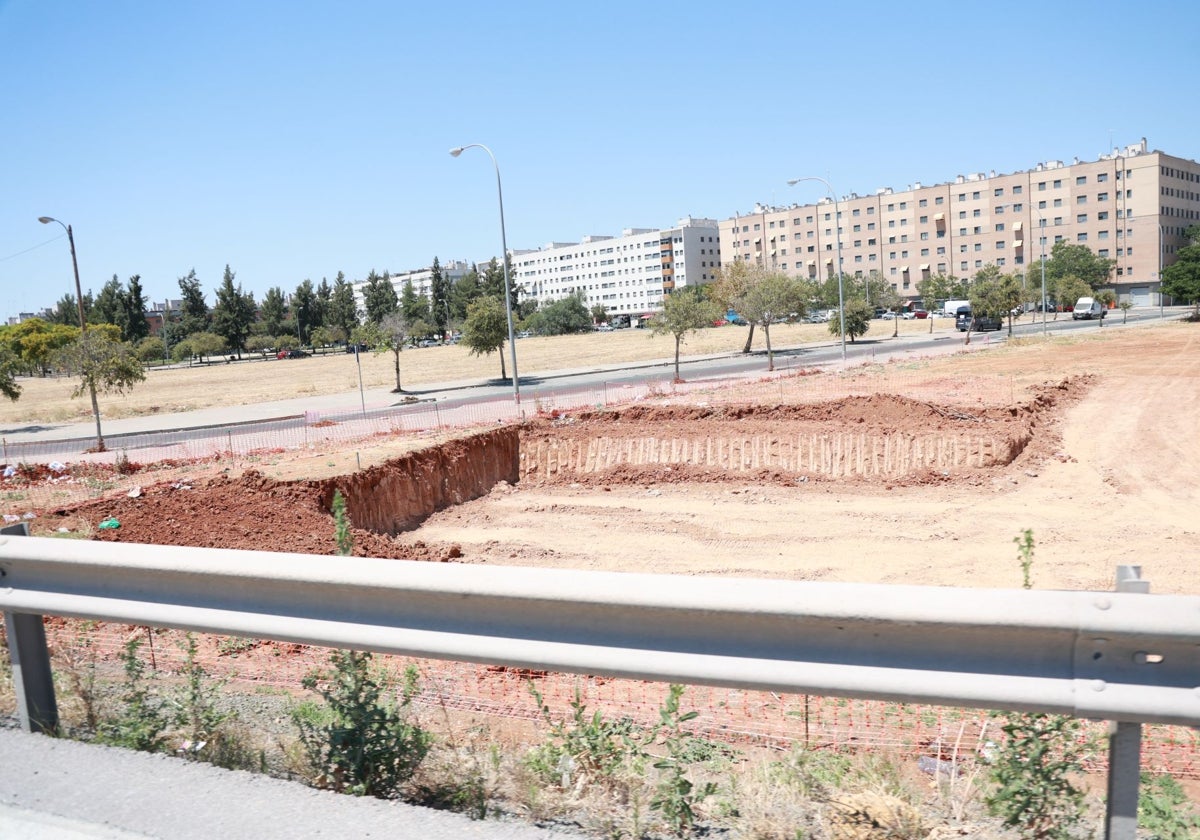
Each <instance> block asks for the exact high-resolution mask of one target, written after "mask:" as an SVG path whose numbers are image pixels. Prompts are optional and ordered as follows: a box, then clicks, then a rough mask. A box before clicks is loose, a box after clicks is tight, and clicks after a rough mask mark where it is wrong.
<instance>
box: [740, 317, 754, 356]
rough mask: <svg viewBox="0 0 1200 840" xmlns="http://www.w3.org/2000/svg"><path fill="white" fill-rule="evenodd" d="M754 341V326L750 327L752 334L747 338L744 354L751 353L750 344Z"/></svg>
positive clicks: (743, 349)
mask: <svg viewBox="0 0 1200 840" xmlns="http://www.w3.org/2000/svg"><path fill="white" fill-rule="evenodd" d="M752 341H754V324H751V325H750V333H749V335H747V336H746V346H745V347H743V348H742V352H743V353H749V352H750V343H751V342H752Z"/></svg>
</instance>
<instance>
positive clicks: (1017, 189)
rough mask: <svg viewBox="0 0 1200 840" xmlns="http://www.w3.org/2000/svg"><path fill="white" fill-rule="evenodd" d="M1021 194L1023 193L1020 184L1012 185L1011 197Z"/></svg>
mask: <svg viewBox="0 0 1200 840" xmlns="http://www.w3.org/2000/svg"><path fill="white" fill-rule="evenodd" d="M1023 192H1024V189H1022V187H1021V185H1020V184H1014V185H1013V195H1020V194H1021V193H1023Z"/></svg>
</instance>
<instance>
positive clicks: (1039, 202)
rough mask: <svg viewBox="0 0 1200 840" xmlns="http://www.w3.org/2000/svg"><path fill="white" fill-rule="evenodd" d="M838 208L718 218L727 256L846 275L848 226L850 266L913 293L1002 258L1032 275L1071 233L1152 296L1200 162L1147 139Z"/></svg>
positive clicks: (1116, 276) (1135, 289)
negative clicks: (941, 277)
mask: <svg viewBox="0 0 1200 840" xmlns="http://www.w3.org/2000/svg"><path fill="white" fill-rule="evenodd" d="M807 186H811V187H813V188H814V189H819V188H820V183H819V182H814V183H813V184H809V185H807ZM838 212H839V213H840V216H841V218H840V219H839V220H837V221H836V222H835V220H834V218H833V217H834V202H833V200H832V199H831V198H824V199H822V200H820V201H819V202H817V203H816V204H793V205H791V206H788V207H765V206H761V205H760V206H757V207H755V208H754V209H753V211H752V212H750V213H748V214H746V215H738V216H735V217H734V218H732V219H726V220H724V221H722V222H721V223H720V242H721V256H722V260H723V262H725V263H733V262H735V261H758V262H761V263H762V264H763V265H766V266H768V267H775V268H778V269H779V270H780V271H784V272H786V273H788V274H790V275H792V276H799V277H807V278H814V279H817V278H820V279H824V278H825V277H827V276H829V275H830V274H836V271H837V269H836V263H835V257H836V254H837V235H838V234H840V236H841V250H842V270H843V272H844V273H845V274H847V275H867V274H869V273H870V272H871V271H877V272H879V274H880V275H882V276H883V277H884V279H885V280H887V281H888V282H890V283H891V284H892V287H893V288H894V289H895V290H896V291H897V292H899V293H900V294H901V295H904V296H908V297H915V296H916V295H917V283H918V282H920V281H921V279H923V278H925V277H929V276H930V275H932V274H938V273H944V274H952V275H955V276H957V277H970V276H972V275H973V274H975V272H976V271H978V270H979V269H981V268H983V267H984V266H985V265H988V264H992V263H994V264H995V265H996V266H998V267H999V268H1000V269H1001V270H1002V271H1004V272H1006V273H1009V272H1016V273H1018V274H1028V273H1030V272H1033V273H1032V274H1029V277H1030V281H1031V282H1032V281H1034V280H1035V279H1036V271H1037V267H1038V263H1039V259H1040V258H1041V255H1042V253H1043V252H1044V253H1045V254H1046V256H1047V257H1049V254H1050V250H1051V248H1053V246H1054V243H1055V242H1058V241H1060V240H1064V241H1067V242H1071V243H1072V244H1076V243H1077V244H1083V245H1087V246H1088V247H1089V248H1091V249H1092V251H1094V252H1095V253H1096V254H1097V255H1098V256H1101V257H1107V258H1110V259H1112V260H1114V261H1115V263H1116V267H1115V269H1114V271H1113V276H1112V278H1111V279H1112V282H1111V284H1110V286H1111V287H1112V288H1113V289H1114V290H1115V291H1116V292H1117V294H1118V295H1119V296H1120V297H1121V299H1129V300H1131V301H1132V302H1133V303H1134V304H1152V303H1157V302H1158V294H1157V292H1158V277H1159V272H1160V271H1161V269H1162V267H1163V266H1166V265H1170V264H1171V263H1172V262H1174V259H1175V253H1176V252H1177V251H1178V249H1179V248H1182V247H1183V246H1185V245H1187V244H1188V243H1187V239H1186V237H1185V236H1184V231H1185V230H1186V229H1187V228H1188V226H1189V225H1193V224H1196V223H1197V222H1200V164H1198V163H1196V161H1193V160H1186V159H1184V158H1178V157H1174V156H1172V155H1168V154H1166V153H1164V152H1160V151H1153V152H1151V151H1147V148H1146V141H1145V140H1142V142H1141V143H1138V144H1134V145H1131V146H1127V147H1125V148H1123V149H1114V150H1113V151H1112V153H1110V154H1107V155H1102V156H1101V157H1100V159H1099V160H1095V161H1088V162H1081V161H1080V160H1079V159H1078V158H1076V159H1075V161H1074V162H1073V163H1070V164H1064V163H1063V162H1062V161H1057V160H1055V161H1047V162H1044V163H1039V164H1037V166H1035V167H1034V168H1032V169H1029V170H1025V171H1023V172H1015V173H1012V174H1001V175H997V174H996V173H995V172H991V173H989V174H984V173H982V172H980V173H976V174H971V175H959V176H958V177H957V178H955V179H954V180H953V181H950V182H947V183H943V184H935V185H932V186H923V185H921V184H919V183H917V184H912V185H910V186H909V187H908V188H907V189H905V190H903V191H895V190H893V189H892V188H890V187H885V188H883V189H880V190H877V191H876V192H875V193H874V194H873V195H867V196H860V195H856V194H854V193H851V194H850V195H848V196H845V197H844V198H839V206H838ZM835 228H836V231H835ZM1160 237H1161V238H1160Z"/></svg>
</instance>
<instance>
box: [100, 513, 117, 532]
mask: <svg viewBox="0 0 1200 840" xmlns="http://www.w3.org/2000/svg"><path fill="white" fill-rule="evenodd" d="M99 527H101V528H104V529H105V530H110V529H112V528H120V527H121V523H120V522H118V521H117V519H116V517H113V516H110V517H108V519H105V520H104V521H103V522H101V523H100V525H99Z"/></svg>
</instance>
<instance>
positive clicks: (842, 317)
mask: <svg viewBox="0 0 1200 840" xmlns="http://www.w3.org/2000/svg"><path fill="white" fill-rule="evenodd" d="M801 181H820V182H821V183H822V184H824V185H825V189H827V190H829V195H830V196H831V197H832V198H833V232H834V234H835V237H834V238H835V240H836V242H837V269H838V319H839V325H840V326H841V334H842V367H845V366H846V293H845V291H844V290H843V288H842V212H841V210H840V209H839V208H838V197H837V193H836V192H834V191H833V187H832V186H830V184H829V182H828V181H826V180H825V179H824V178H818V177H817V176H816V175H809V176H806V177H804V178H793V179H792V180H790V181H788V186H789V187H794V186H796V184H799V183H800V182H801Z"/></svg>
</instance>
